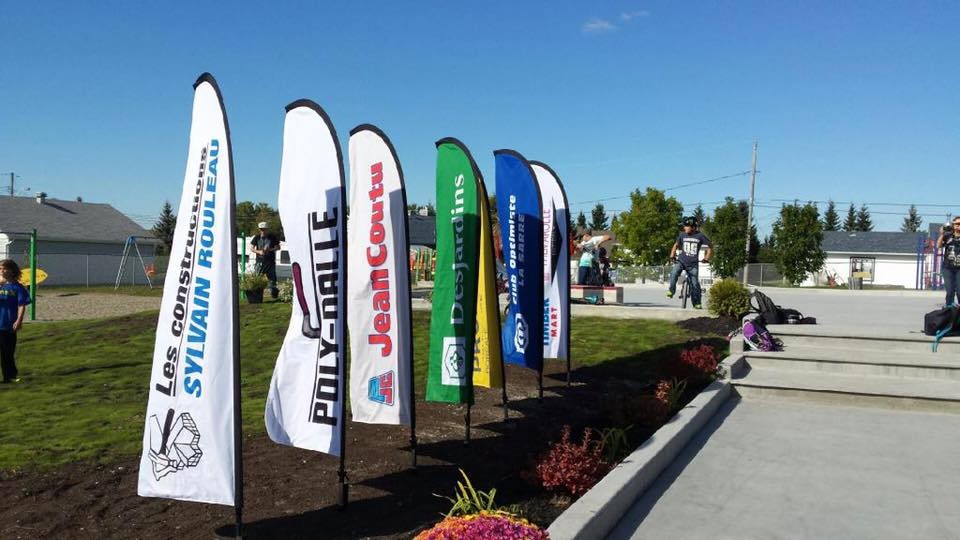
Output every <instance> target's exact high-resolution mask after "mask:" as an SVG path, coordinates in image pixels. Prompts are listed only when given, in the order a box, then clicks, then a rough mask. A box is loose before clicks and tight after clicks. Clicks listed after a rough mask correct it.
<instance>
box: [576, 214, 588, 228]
mask: <svg viewBox="0 0 960 540" xmlns="http://www.w3.org/2000/svg"><path fill="white" fill-rule="evenodd" d="M577 228H578V229H581V230H583V229H586V228H587V216H585V215H583V210H581V211H580V214H579V215H578V216H577Z"/></svg>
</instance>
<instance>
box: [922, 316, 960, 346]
mask: <svg viewBox="0 0 960 540" xmlns="http://www.w3.org/2000/svg"><path fill="white" fill-rule="evenodd" d="M923 333H924V334H926V335H928V336H933V351H934V352H936V351H937V346H938V345H939V344H940V340H941V339H943V338H944V337H945V336H952V335H957V334H960V308H958V306H955V305H953V306H946V307H944V308H941V309H936V310H933V311H931V312H930V313H927V314H926V315H924V316H923Z"/></svg>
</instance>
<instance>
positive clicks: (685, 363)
mask: <svg viewBox="0 0 960 540" xmlns="http://www.w3.org/2000/svg"><path fill="white" fill-rule="evenodd" d="M719 364H720V356H719V355H718V354H717V353H716V352H714V350H713V347H711V346H709V345H700V346H699V347H697V348H695V349H686V350H683V351H680V371H681V373H682V376H683V377H684V378H688V379H690V380H696V381H704V380H713V379H716V378H717V375H718V374H719V367H718V366H719Z"/></svg>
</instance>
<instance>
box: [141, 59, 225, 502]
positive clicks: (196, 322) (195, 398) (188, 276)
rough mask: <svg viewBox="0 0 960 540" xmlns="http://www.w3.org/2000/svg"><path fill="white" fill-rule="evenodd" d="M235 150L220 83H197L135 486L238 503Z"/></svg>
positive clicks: (157, 493) (206, 78)
mask: <svg viewBox="0 0 960 540" xmlns="http://www.w3.org/2000/svg"><path fill="white" fill-rule="evenodd" d="M233 195H234V194H233V154H232V152H231V148H230V134H229V128H228V127H227V119H226V114H225V112H224V108H223V100H222V99H221V96H220V90H219V89H218V88H217V83H216V81H214V79H213V77H211V76H210V75H209V74H206V73H205V74H203V75H201V76H200V78H199V79H197V82H196V84H195V85H194V97H193V117H192V120H191V127H190V146H189V150H188V153H187V170H186V173H185V175H184V180H183V193H182V195H181V197H180V207H179V209H178V215H177V228H176V231H175V232H174V235H173V244H172V246H171V248H170V249H171V251H170V266H169V268H168V271H167V277H166V280H165V282H164V287H163V299H162V301H161V303H160V316H159V319H158V321H157V335H156V341H155V345H154V350H153V369H152V371H151V375H150V390H149V397H148V402H147V414H146V425H145V428H144V433H143V455H142V456H141V458H140V477H139V483H138V486H137V493H138V494H140V495H142V496H145V497H169V498H172V499H181V500H186V501H197V502H207V503H216V504H226V505H238V506H239V505H241V504H242V501H241V499H242V496H241V495H240V492H241V490H240V487H239V486H238V485H237V484H238V482H239V481H240V479H239V478H238V476H239V475H238V474H236V473H237V469H236V467H237V466H238V464H239V463H238V461H237V460H238V458H239V455H238V452H237V449H238V440H237V439H238V436H239V432H238V431H237V425H236V420H237V418H238V411H239V406H238V405H239V403H238V400H239V396H238V394H239V391H238V387H237V386H236V385H235V383H236V382H237V381H238V376H239V375H238V366H239V347H238V335H239V331H238V327H239V324H238V318H237V274H236V271H237V267H236V264H235V263H234V261H235V258H236V243H235V242H234V241H233V238H234V237H235V235H234V231H233V222H234V215H233V214H234V206H235V204H234V196H233Z"/></svg>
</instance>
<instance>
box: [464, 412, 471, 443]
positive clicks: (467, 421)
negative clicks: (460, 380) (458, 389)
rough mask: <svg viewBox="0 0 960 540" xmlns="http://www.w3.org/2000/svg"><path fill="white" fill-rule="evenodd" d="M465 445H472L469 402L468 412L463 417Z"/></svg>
mask: <svg viewBox="0 0 960 540" xmlns="http://www.w3.org/2000/svg"><path fill="white" fill-rule="evenodd" d="M463 428H464V434H463V445H464V446H470V404H469V403H468V404H467V414H466V415H464V417H463Z"/></svg>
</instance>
